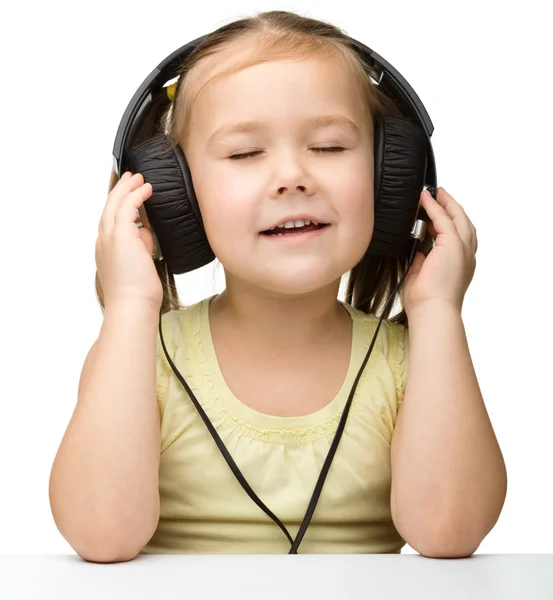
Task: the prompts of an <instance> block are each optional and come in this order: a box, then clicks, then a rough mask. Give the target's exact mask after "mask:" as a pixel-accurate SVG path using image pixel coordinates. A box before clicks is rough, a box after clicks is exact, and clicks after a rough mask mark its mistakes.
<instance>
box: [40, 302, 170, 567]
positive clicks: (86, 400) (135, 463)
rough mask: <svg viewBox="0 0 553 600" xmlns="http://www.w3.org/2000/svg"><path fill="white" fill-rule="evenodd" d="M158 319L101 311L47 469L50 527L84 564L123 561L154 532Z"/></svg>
mask: <svg viewBox="0 0 553 600" xmlns="http://www.w3.org/2000/svg"><path fill="white" fill-rule="evenodd" d="M158 319H159V313H156V312H155V310H154V309H153V308H151V307H145V306H142V305H140V304H138V305H137V304H133V305H130V304H126V305H124V306H123V305H117V306H113V307H112V308H110V309H108V308H106V311H105V313H104V320H103V324H102V328H101V331H100V335H99V336H98V339H97V340H96V342H94V344H93V346H92V348H91V349H90V352H89V353H88V356H87V358H86V361H85V363H84V366H83V370H82V373H81V378H80V382H79V390H78V401H77V405H76V408H75V411H74V413H73V416H72V418H71V421H70V422H69V425H68V427H67V430H66V432H65V435H64V437H63V439H62V442H61V444H60V447H59V449H58V452H57V455H56V458H55V460H54V463H53V466H52V470H51V474H50V482H49V493H50V506H51V510H52V515H53V517H54V521H55V523H56V526H57V527H58V529H59V531H60V533H61V534H62V535H63V537H64V538H65V539H66V540H67V541H68V542H69V544H71V546H72V547H73V548H74V549H75V551H76V552H77V553H78V554H79V555H80V556H81V557H82V558H84V559H85V560H91V561H95V562H115V561H120V560H121V561H122V560H130V559H132V558H134V557H135V556H136V555H137V554H138V553H139V552H140V550H141V549H142V548H143V547H144V545H145V544H146V543H147V542H148V540H149V539H150V538H151V537H152V535H153V534H154V532H155V529H156V527H157V523H158V520H159V489H158V483H159V479H158V477H159V454H160V452H159V450H160V415H159V408H158V405H157V402H156V360H155V353H156V331H157V323H158Z"/></svg>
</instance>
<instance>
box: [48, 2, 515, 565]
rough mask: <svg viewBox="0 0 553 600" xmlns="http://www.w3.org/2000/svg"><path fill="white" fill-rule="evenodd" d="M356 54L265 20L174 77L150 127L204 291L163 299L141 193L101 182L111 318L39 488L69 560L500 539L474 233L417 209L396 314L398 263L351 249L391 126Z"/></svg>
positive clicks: (366, 225)
mask: <svg viewBox="0 0 553 600" xmlns="http://www.w3.org/2000/svg"><path fill="white" fill-rule="evenodd" d="M357 60H358V59H357V58H356V57H355V55H354V53H353V52H351V51H349V50H348V49H347V47H346V36H345V34H344V33H343V32H341V31H340V30H339V29H338V28H336V27H334V26H332V25H329V24H327V23H322V22H320V21H316V20H314V19H309V18H304V17H301V16H299V15H296V14H293V13H289V12H280V11H275V12H268V13H261V14H259V15H257V16H255V17H253V18H248V19H243V20H240V21H236V22H234V23H231V24H229V25H226V26H224V27H222V28H220V29H219V30H218V31H216V32H214V33H213V34H211V35H210V36H208V38H207V41H206V42H205V43H204V45H203V48H202V51H201V52H198V53H196V55H195V58H194V60H193V61H192V62H191V63H190V64H188V66H187V70H186V72H183V73H182V75H181V77H180V78H179V85H178V86H177V87H176V91H175V96H174V99H173V105H172V106H171V110H170V112H169V113H168V114H167V115H166V117H167V118H166V120H165V127H166V131H167V134H168V136H170V137H171V139H173V140H175V141H176V143H178V144H179V146H180V147H181V148H182V150H183V152H184V154H185V156H186V159H187V162H188V165H189V167H190V171H191V174H192V177H193V180H194V189H195V193H196V197H197V198H198V203H199V207H200V209H201V214H202V219H203V223H204V227H205V231H206V234H207V237H208V239H209V243H210V245H211V247H212V249H213V252H214V254H215V256H216V257H217V258H218V259H219V260H220V262H221V263H222V264H223V266H224V270H225V279H226V287H225V289H224V291H223V292H222V293H221V294H215V295H213V296H210V297H209V298H206V299H204V300H202V301H200V302H198V303H196V304H194V305H193V306H188V307H185V306H182V305H181V304H180V302H179V299H178V294H177V290H176V287H175V281H174V274H173V273H171V272H170V271H169V269H168V267H167V264H166V263H165V262H164V261H163V260H162V261H157V260H156V261H155V262H153V261H152V258H151V257H152V253H153V252H154V250H155V244H154V241H155V240H154V237H153V235H152V232H151V231H150V225H149V223H148V219H147V215H146V214H145V212H144V210H143V209H144V203H147V202H148V199H149V198H150V196H151V194H152V191H153V190H152V186H151V185H150V184H148V183H144V177H143V175H142V174H141V173H134V174H133V173H129V172H125V173H124V174H123V175H122V177H121V179H120V180H118V181H117V177H116V176H114V177H113V178H112V183H111V185H110V193H109V195H108V199H107V202H106V206H105V209H104V212H103V215H102V218H101V220H100V225H99V235H98V240H97V244H96V263H97V267H98V269H97V279H96V285H97V292H98V297H99V300H100V304H101V306H102V309H103V311H104V313H103V314H104V321H103V324H102V328H101V331H100V335H99V337H98V339H97V340H96V342H95V343H94V344H93V346H92V348H91V350H90V352H89V354H88V356H87V359H86V361H85V364H84V366H83V371H82V374H81V379H80V384H79V391H78V403H77V406H76V409H75V413H74V415H73V417H72V419H71V422H70V423H69V426H68V428H67V432H66V434H65V436H64V439H63V440H62V443H61V445H60V449H59V451H58V454H57V456H56V459H55V461H54V464H53V467H52V473H51V480H50V499H51V506H52V512H53V515H54V518H55V521H56V524H57V526H58V528H59V530H60V532H61V533H62V535H63V536H64V537H65V538H66V539H67V540H68V542H69V543H70V544H71V545H72V547H73V548H74V549H75V550H76V552H77V553H78V554H79V555H80V556H82V557H83V558H85V559H86V560H92V561H98V562H112V561H123V560H130V559H132V558H134V557H135V556H137V555H138V554H139V553H144V554H146V553H233V554H235V553H286V552H289V551H293V552H296V551H297V546H298V545H299V541H301V540H303V541H301V544H302V545H301V550H302V552H306V553H399V552H401V548H402V547H403V545H404V544H405V543H406V542H407V543H409V544H410V545H411V546H412V547H413V548H414V549H415V550H417V551H418V552H420V553H421V554H424V555H425V556H433V557H442V556H443V557H455V556H469V555H470V554H471V553H472V552H474V551H475V549H476V548H477V547H478V545H479V544H480V542H481V541H482V539H483V538H484V537H485V535H487V533H488V532H489V531H490V530H491V529H492V527H493V525H494V524H495V522H496V520H497V518H498V516H499V514H500V511H501V508H502V505H503V502H504V499H505V493H506V472H505V465H504V462H503V457H502V455H501V451H500V449H499V446H498V443H497V440H496V438H495V435H494V432H493V429H492V426H491V424H490V421H489V418H488V416H487V413H486V410H485V406H484V403H483V400H482V397H481V395H480V391H479V388H478V384H477V380H476V376H475V373H474V370H473V367H472V364H471V360H470V354H469V350H468V347H467V341H466V337H465V334H464V328H463V322H462V318H461V308H462V303H463V298H464V294H465V292H466V290H467V288H468V286H469V284H470V281H471V279H472V276H473V273H474V270H475V253H476V249H477V239H476V231H475V229H474V226H473V225H472V223H471V222H470V220H469V218H468V217H467V215H466V214H465V212H464V211H463V209H462V207H461V206H460V205H459V204H458V203H457V202H456V201H455V200H454V199H453V198H452V197H451V196H450V195H449V194H448V193H447V192H446V191H445V190H444V189H443V188H439V189H438V193H437V198H436V199H434V198H432V196H430V194H429V193H428V192H424V193H422V194H421V198H420V202H421V206H422V207H423V208H424V209H425V210H426V212H427V214H428V216H429V218H430V220H431V223H430V224H429V228H428V230H429V232H430V234H431V235H432V237H433V238H434V239H435V246H434V247H433V248H432V250H431V251H430V253H429V254H428V255H427V256H426V257H425V255H424V254H423V253H422V252H419V253H417V255H416V258H415V260H414V262H413V263H412V265H411V267H410V271H409V273H408V276H407V277H406V279H405V283H404V286H403V289H402V292H403V293H402V295H401V297H400V300H401V302H402V308H401V311H400V312H399V314H397V315H395V316H394V317H391V316H390V309H391V307H392V306H391V304H390V303H389V302H388V300H389V299H390V290H392V289H393V288H394V286H395V285H396V283H397V280H398V277H401V276H403V275H404V273H405V272H404V269H403V265H405V262H406V259H407V257H406V256H405V255H402V256H397V257H394V258H393V259H383V258H375V257H370V256H369V255H368V254H366V251H367V247H368V245H369V243H370V241H371V237H372V234H373V229H374V193H373V183H374V170H373V166H372V165H373V163H374V154H373V145H374V119H375V118H376V116H377V115H384V114H388V115H394V114H397V111H398V110H399V109H398V108H396V107H394V106H393V105H392V103H391V102H390V101H388V100H387V98H386V97H385V96H384V95H383V94H382V93H381V92H380V91H378V90H377V89H376V86H373V85H367V78H366V77H362V70H361V69H360V68H359V67H360V65H359V63H358V62H356V61H357ZM322 117H324V118H322ZM137 209H138V212H139V217H140V220H141V221H142V223H144V225H145V227H138V225H140V223H137V219H136V212H137ZM296 228H297V230H296ZM156 252H157V250H156ZM345 274H349V282H348V289H347V294H346V301H341V300H338V298H337V296H338V292H339V285H340V282H341V278H342V276H343V275H345ZM382 306H384V307H385V312H384V313H383V314H378V313H379V311H380V312H381V313H382V312H383V311H382ZM160 314H161V328H162V331H163V336H162V337H161V336H160V335H159V333H158V332H157V326H158V319H159V318H160ZM381 316H384V317H385V320H384V321H382V325H383V326H382V328H381V331H380V333H379V335H378V337H377V338H376V342H375V345H374V348H373V349H372V353H371V355H370V360H369V361H368V363H367V365H366V368H365V369H364V370H363V371H362V376H361V378H360V379H359V381H358V383H357V387H356V389H355V394H354V395H353V401H352V403H351V407H350V409H349V416H348V418H347V419H348V420H347V425H346V426H345V429H344V430H343V436H342V438H341V441H340V445H339V449H338V450H337V451H336V454H335V457H334V460H333V462H332V468H331V469H330V470H329V472H328V477H327V478H326V482H325V483H324V488H323V489H322V491H321V490H319V491H320V492H321V494H320V501H319V502H318V504H316V510H315V511H314V513H313V514H312V518H311V521H310V524H309V528H308V529H307V531H305V530H304V531H302V532H301V534H300V529H301V524H302V521H304V515H305V513H306V509H307V507H308V505H309V503H310V499H311V498H312V494H313V490H314V488H315V486H316V484H317V481H318V479H319V476H320V473H321V470H322V468H323V464H324V463H325V460H326V458H327V456H328V455H329V448H331V444H332V442H333V440H334V439H335V438H336V435H337V431H338V428H339V426H340V419H341V417H342V416H343V414H344V407H345V405H346V400H347V399H348V394H349V392H350V390H351V389H352V385H353V384H354V379H355V376H356V375H357V373H358V372H359V370H360V366H361V364H362V361H363V358H364V357H365V355H366V354H367V350H368V348H369V344H370V342H371V340H372V339H373V335H374V334H375V332H378V331H377V324H378V321H379V318H380V317H381ZM167 357H170V359H171V361H172V363H173V364H174V365H176V367H177V369H178V372H179V373H180V374H181V375H182V377H183V378H184V380H185V381H186V383H187V385H188V386H189V389H190V392H191V393H190V394H189V393H188V392H187V389H186V387H185V386H184V385H183V384H182V381H180V379H179V378H178V377H177V376H176V374H175V372H174V370H173V368H172V366H171V365H170V363H169V362H168V360H167ZM408 373H409V377H407V375H408ZM192 396H193V397H194V399H195V398H197V399H198V400H197V402H198V403H199V405H201V409H202V410H203V411H204V413H205V415H206V416H207V419H208V420H209V423H207V421H206V420H204V418H203V417H202V416H201V413H200V412H199V409H198V407H197V406H195V404H194V402H193V401H192V400H193V398H192ZM156 399H157V401H156ZM400 407H401V409H400ZM209 424H211V427H212V429H213V432H215V433H210V429H209ZM206 425H207V426H206ZM215 434H216V435H217V436H218V437H219V438H220V440H221V441H222V443H223V444H224V448H226V450H227V451H228V455H229V456H230V458H228V460H225V455H224V451H223V450H221V447H220V446H219V443H217V444H216V443H214V437H213V436H214V435H215ZM218 446H219V447H218ZM229 461H232V465H234V466H232V468H229V464H231V462H229ZM233 471H234V472H233ZM241 477H242V479H241ZM269 517H271V518H269ZM277 525H278V527H277ZM279 527H280V529H281V530H282V531H279ZM298 538H301V539H300V540H299V541H298ZM291 546H292V550H291Z"/></svg>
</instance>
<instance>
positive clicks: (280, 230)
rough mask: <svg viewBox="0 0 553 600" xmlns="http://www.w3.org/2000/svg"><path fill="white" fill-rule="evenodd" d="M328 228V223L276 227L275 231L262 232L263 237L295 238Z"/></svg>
mask: <svg viewBox="0 0 553 600" xmlns="http://www.w3.org/2000/svg"><path fill="white" fill-rule="evenodd" d="M325 227H328V223H318V224H317V225H314V224H313V223H310V224H309V225H303V226H302V227H276V228H275V229H268V230H266V231H262V232H261V235H266V236H269V237H271V236H277V237H278V236H293V235H299V234H302V233H309V232H310V231H317V230H319V229H324V228H325Z"/></svg>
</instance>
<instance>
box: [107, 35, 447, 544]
mask: <svg viewBox="0 0 553 600" xmlns="http://www.w3.org/2000/svg"><path fill="white" fill-rule="evenodd" d="M205 37H207V36H202V37H199V38H197V39H195V40H193V41H191V42H189V43H188V44H185V45H184V46H182V47H180V48H179V49H178V50H176V51H175V52H173V53H172V54H170V55H169V56H167V58H165V59H164V60H163V61H162V62H161V63H159V65H158V66H157V67H156V68H155V69H154V70H153V71H152V72H151V73H150V74H149V75H148V76H147V77H146V79H144V81H143V82H142V84H141V85H140V87H139V88H138V89H137V91H136V92H135V94H134V96H133V97H132V98H131V101H130V102H129V104H128V106H127V108H126V110H125V112H124V114H123V117H122V119H121V122H120V124H119V128H118V130H117V134H116V136H115V142H114V145H113V169H114V171H115V172H116V174H117V175H118V176H119V177H121V175H122V173H123V172H125V171H130V172H131V173H141V174H142V175H143V177H144V181H145V182H147V183H151V184H152V193H151V195H150V197H149V198H148V200H147V202H145V203H144V209H145V211H146V214H147V216H148V220H149V222H150V226H151V231H152V235H153V237H154V242H155V245H156V249H155V252H154V254H153V258H154V260H155V259H164V260H165V261H166V263H167V266H168V268H169V269H170V271H171V272H172V273H174V274H181V273H187V272H189V271H192V270H194V269H198V268H200V267H202V266H204V265H207V264H209V263H210V262H211V261H213V260H214V259H215V255H214V253H213V251H212V249H211V247H210V245H209V241H208V239H207V236H206V233H205V229H204V226H203V220H202V215H201V212H200V208H199V206H198V201H197V198H196V195H195V192H194V186H193V183H192V176H191V173H190V169H189V166H188V164H187V162H186V158H185V156H184V153H183V152H182V150H181V148H180V146H176V147H172V146H171V145H170V144H169V140H168V138H167V136H166V135H153V136H151V137H147V138H146V139H145V140H144V139H143V140H140V138H141V137H144V133H143V129H144V124H145V123H147V122H148V121H149V122H155V120H156V118H157V117H160V116H161V114H162V111H163V110H165V109H166V108H167V106H168V104H169V103H170V102H171V101H172V99H173V95H174V92H175V85H176V84H172V85H171V86H169V87H167V86H166V84H167V83H168V82H169V81H170V80H171V79H174V78H176V77H177V76H179V75H180V70H181V64H182V62H183V60H184V59H185V58H186V57H187V56H188V55H189V54H190V53H191V52H192V51H193V50H194V49H195V48H196V47H197V46H198V44H200V43H201V42H202V40H203V39H204V38H205ZM347 39H348V41H349V43H350V44H351V46H352V47H353V48H354V50H355V51H357V52H358V53H359V55H360V56H361V57H362V58H363V59H364V61H365V64H366V65H368V73H367V76H368V77H370V78H371V79H372V80H373V82H374V84H375V85H378V87H379V89H381V90H382V91H383V92H384V94H386V95H387V96H389V97H390V98H391V99H392V100H393V101H394V102H395V103H396V105H397V106H398V107H399V108H400V109H401V110H402V113H403V114H405V115H406V117H405V118H396V117H393V118H392V117H380V118H377V119H376V120H375V126H374V210H375V220H374V231H373V235H372V238H371V242H370V244H369V246H368V248H367V251H366V254H371V255H375V256H382V257H387V258H392V257H394V256H398V255H400V253H403V252H404V251H405V250H407V251H408V253H407V256H408V259H407V268H406V271H405V273H404V275H403V277H402V278H401V280H400V281H399V282H398V283H397V285H396V287H395V288H394V290H393V292H392V294H390V298H389V299H388V302H387V304H386V306H385V307H384V310H383V314H382V316H381V318H380V320H379V322H378V325H377V327H376V331H375V333H374V336H373V339H372V342H371V344H370V346H369V349H368V352H367V355H366V356H365V359H364V361H363V364H362V365H361V368H360V369H359V372H358V374H357V377H356V379H355V381H354V384H353V387H352V389H351V392H350V394H349V397H348V400H347V402H346V404H345V406H344V410H343V413H342V417H341V419H340V422H339V424H338V427H337V430H336V434H335V436H334V439H333V441H332V444H331V447H330V450H329V452H328V455H327V458H326V460H325V462H324V465H323V468H322V470H321V473H320V475H319V478H318V480H317V484H316V486H315V490H314V492H313V495H312V497H311V501H310V503H309V505H308V508H307V511H306V514H305V517H304V519H303V521H302V523H301V525H300V528H299V530H298V533H297V535H296V537H295V538H292V536H291V535H290V533H289V532H288V530H287V529H286V527H285V526H284V525H283V524H282V522H281V521H280V520H279V519H278V517H277V516H276V515H275V514H274V513H273V512H272V511H271V510H270V509H269V508H268V507H267V506H266V505H265V504H264V503H263V502H262V501H261V499H260V498H259V497H258V496H257V494H256V493H255V491H254V490H253V489H252V488H251V486H250V485H249V484H248V482H247V481H246V479H245V478H244V476H243V475H242V473H241V472H240V470H239V469H238V466H237V465H236V463H235V462H234V459H233V458H232V456H231V455H230V453H229V452H228V450H227V449H226V447H225V446H224V444H223V441H222V440H221V438H220V437H219V434H218V433H217V431H216V429H215V427H214V426H213V425H212V423H211V421H210V420H209V418H208V417H207V415H206V414H205V412H204V410H203V408H202V406H201V405H200V403H199V402H198V400H197V399H196V397H195V395H194V393H193V392H192V390H191V389H190V387H189V386H188V384H187V383H186V381H185V380H184V378H183V377H182V375H181V374H180V373H179V371H178V369H177V368H176V366H175V365H174V363H173V361H172V360H171V358H170V356H169V354H168V352H167V348H166V346H165V342H164V339H163V333H162V327H161V323H162V319H161V317H162V313H161V309H160V315H159V334H160V339H161V344H162V347H163V351H164V353H165V356H166V358H167V361H168V363H169V365H170V366H171V368H172V370H173V371H174V373H175V375H176V377H177V378H178V380H179V381H180V383H181V384H182V386H183V387H184V388H185V390H186V391H187V393H188V396H189V397H190V399H191V400H192V402H193V403H194V405H195V407H196V409H197V410H198V412H199V414H200V416H201V418H202V420H203V421H204V423H205V425H206V427H207V428H208V430H209V432H210V433H211V435H212V437H213V439H214V441H215V443H216V444H217V446H218V447H219V450H220V451H221V454H222V455H223V457H224V458H225V460H226V462H227V464H228V465H229V467H230V468H231V469H232V471H233V473H234V475H235V477H236V478H237V480H238V482H239V483H240V485H241V486H242V488H243V489H244V490H245V492H246V493H247V494H248V495H249V496H250V498H251V499H252V500H253V502H255V504H257V506H259V508H261V510H263V511H264V512H265V514H267V515H268V516H269V517H270V518H271V519H273V521H274V522H275V523H276V524H277V525H278V526H279V527H280V529H281V530H282V531H283V533H284V534H285V535H286V537H287V539H288V541H289V542H290V544H291V549H290V552H289V554H297V550H298V547H299V545H300V543H301V541H302V539H303V537H304V535H305V532H306V530H307V527H308V525H309V523H310V521H311V518H312V516H313V513H314V511H315V507H316V505H317V502H318V499H319V496H320V494H321V491H322V487H323V484H324V482H325V480H326V477H327V474H328V472H329V469H330V465H331V463H332V459H333V458H334V455H335V453H336V450H337V448H338V444H339V442H340V439H341V436H342V432H343V430H344V427H345V424H346V420H347V416H348V414H349V409H350V407H351V403H352V400H353V396H354V393H355V389H356V388H357V383H358V381H359V379H360V377H361V374H362V372H363V370H364V368H365V365H366V363H367V361H368V359H369V356H370V354H371V351H372V349H373V346H374V343H375V340H376V336H377V334H378V331H379V329H380V325H381V324H382V319H383V317H384V315H385V314H386V312H387V310H388V307H389V305H390V304H391V302H392V301H393V300H394V298H395V295H396V292H397V291H398V289H399V287H400V286H401V284H402V283H403V281H404V279H405V277H406V276H407V274H408V272H409V269H410V267H411V264H412V262H413V260H414V258H415V255H416V252H417V250H419V251H422V252H423V254H425V256H426V255H427V253H428V251H429V250H430V247H431V246H432V238H431V236H430V235H429V234H428V233H427V223H428V222H429V218H428V215H427V214H426V212H425V211H424V209H423V208H422V207H420V195H421V192H422V190H423V189H428V190H429V192H430V193H431V194H432V196H433V197H434V198H436V190H437V180H436V166H435V160H434V152H433V149H432V144H431V141H430V138H431V136H432V133H433V131H434V126H433V124H432V121H431V120H430V117H429V115H428V112H427V111H426V109H425V108H424V105H423V104H422V102H421V101H420V99H419V97H418V96H417V94H416V93H415V91H414V90H413V88H412V87H411V86H410V85H409V84H408V83H407V81H406V80H405V79H404V78H403V77H402V76H401V75H400V73H399V72H398V71H397V70H396V69H394V67H392V65H390V63H388V62H387V61H386V60H384V59H383V58H382V57H381V56H380V55H378V54H377V53H376V52H374V51H373V50H371V49H370V48H368V47H367V46H365V45H364V44H362V43H361V42H359V41H357V40H355V39H353V38H351V37H348V38H347ZM157 110H159V112H157V113H156V112H155V111H157ZM137 140H140V141H139V142H138V143H137ZM409 244H410V248H409V246H408V245H409Z"/></svg>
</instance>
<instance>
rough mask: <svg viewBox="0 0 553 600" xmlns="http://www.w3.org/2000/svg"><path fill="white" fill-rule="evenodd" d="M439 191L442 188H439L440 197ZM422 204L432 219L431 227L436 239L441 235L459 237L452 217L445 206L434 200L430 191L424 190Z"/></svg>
mask: <svg viewBox="0 0 553 600" xmlns="http://www.w3.org/2000/svg"><path fill="white" fill-rule="evenodd" d="M439 189H440V188H438V195H439V193H440V192H439ZM421 204H422V207H423V208H424V210H425V211H426V214H427V215H428V216H429V218H430V223H429V226H430V225H431V226H432V231H431V235H432V237H434V238H435V239H436V238H437V237H438V236H439V235H440V233H443V234H449V235H456V236H458V235H459V234H458V232H457V229H456V227H455V224H454V223H453V221H452V219H451V217H450V216H449V215H448V213H447V211H446V210H445V208H444V207H443V206H440V204H438V202H437V201H436V200H434V198H433V197H432V196H431V194H430V192H429V191H428V190H424V191H423V192H422V194H421ZM429 229H430V227H429ZM432 232H433V233H432ZM434 234H435V235H434Z"/></svg>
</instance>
